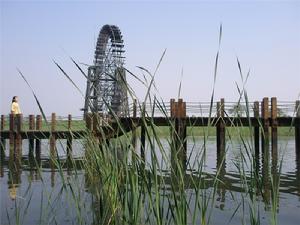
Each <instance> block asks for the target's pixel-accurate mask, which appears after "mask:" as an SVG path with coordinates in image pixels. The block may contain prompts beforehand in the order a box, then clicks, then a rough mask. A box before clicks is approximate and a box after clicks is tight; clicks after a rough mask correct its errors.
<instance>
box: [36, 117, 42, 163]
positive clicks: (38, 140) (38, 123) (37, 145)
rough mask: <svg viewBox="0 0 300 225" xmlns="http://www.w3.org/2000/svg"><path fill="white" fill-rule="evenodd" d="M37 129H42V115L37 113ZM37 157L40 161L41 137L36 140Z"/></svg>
mask: <svg viewBox="0 0 300 225" xmlns="http://www.w3.org/2000/svg"><path fill="white" fill-rule="evenodd" d="M35 129H36V130H37V131H40V130H41V129H42V116H41V115H37V116H36V124H35ZM35 157H36V160H37V161H38V162H40V159H41V140H40V139H39V138H36V140H35Z"/></svg>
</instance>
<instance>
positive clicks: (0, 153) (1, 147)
mask: <svg viewBox="0 0 300 225" xmlns="http://www.w3.org/2000/svg"><path fill="white" fill-rule="evenodd" d="M4 129H5V116H4V115H1V126H0V130H1V131H4ZM5 146H6V140H5V138H4V137H2V136H1V139H0V158H1V161H2V159H4V158H5Z"/></svg>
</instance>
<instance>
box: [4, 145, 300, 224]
mask: <svg viewBox="0 0 300 225" xmlns="http://www.w3.org/2000/svg"><path fill="white" fill-rule="evenodd" d="M12 155H13V157H11V156H12ZM226 155H227V156H226ZM9 156H10V157H7V158H5V160H4V161H1V164H0V176H1V179H3V180H4V179H7V182H5V186H6V184H7V187H6V188H5V189H6V191H7V196H9V199H12V200H15V199H18V196H22V193H21V188H20V187H22V186H23V187H24V186H25V187H27V185H28V184H29V183H30V182H32V181H38V182H40V181H39V180H40V179H41V178H42V177H44V178H45V177H46V178H47V181H49V182H47V185H48V187H51V188H52V189H53V190H59V188H61V186H60V184H61V180H60V176H59V175H58V174H59V173H58V172H57V171H58V168H57V166H58V165H57V163H53V164H52V163H51V162H49V161H48V160H42V161H41V160H40V159H38V158H39V157H38V155H37V154H35V156H34V155H33V154H29V155H28V157H24V158H23V159H20V160H15V155H14V154H10V155H9ZM72 157H73V156H72V155H70V157H67V158H66V159H65V160H63V161H62V162H61V166H62V168H63V173H64V174H66V175H67V176H68V177H72V171H74V167H75V168H79V167H77V164H80V162H79V161H78V160H74V159H73V158H72ZM208 158H209V160H213V164H214V165H213V167H212V166H211V165H210V169H211V168H212V171H211V170H210V171H209V172H207V171H204V173H203V174H201V175H199V173H197V171H187V170H181V171H180V172H181V173H182V174H184V175H183V176H184V185H182V184H183V183H181V182H179V179H178V177H179V171H178V170H177V171H176V170H174V171H173V172H172V173H171V172H170V173H166V174H164V175H161V177H159V179H158V180H159V181H161V178H162V176H163V179H164V181H163V182H161V183H159V185H160V188H161V196H160V197H161V198H162V196H166V195H167V194H169V191H170V187H171V185H170V184H172V185H173V186H172V188H173V190H176V192H177V193H178V194H176V195H174V196H171V195H170V194H169V195H170V196H169V197H168V200H169V201H165V202H164V203H161V205H160V206H159V207H161V208H162V209H164V210H168V207H175V204H174V200H175V198H177V200H179V202H181V201H180V198H182V197H185V198H187V199H191V200H189V201H187V202H188V204H190V205H188V207H187V208H186V209H187V210H186V218H185V219H187V220H188V215H189V210H190V209H192V210H193V209H194V208H193V207H195V206H191V204H192V203H194V200H195V199H194V198H195V197H194V196H193V194H194V193H193V191H194V189H193V188H194V187H193V186H192V185H193V184H192V182H191V178H192V179H194V181H196V182H198V183H199V184H201V186H200V188H201V189H203V190H204V192H201V193H205V190H209V189H210V188H213V187H214V180H213V179H212V177H215V176H217V178H218V185H217V186H216V202H214V207H215V208H218V209H219V210H218V211H222V213H226V212H227V213H228V211H229V209H231V208H233V207H234V206H233V203H232V201H231V200H229V199H228V197H229V196H232V194H233V193H243V192H244V191H245V189H244V186H243V185H242V182H241V174H239V172H238V171H236V170H234V169H233V168H232V163H231V161H230V160H231V158H230V157H228V152H227V153H225V152H219V153H217V154H215V155H214V156H213V157H211V156H208ZM228 160H229V163H228ZM260 160H261V171H260V168H259V166H256V167H255V173H256V174H257V175H258V177H259V180H260V181H259V182H261V183H260V184H259V185H260V186H258V188H261V192H259V193H258V195H259V199H260V198H261V197H262V198H263V201H264V202H263V203H262V206H265V209H266V210H270V209H271V207H274V206H272V203H273V202H274V201H275V203H276V204H277V205H276V207H277V210H279V208H280V205H279V204H278V203H279V199H280V201H281V203H282V202H289V201H291V200H290V199H293V196H295V195H296V196H300V185H299V181H300V160H299V154H298V155H297V157H296V160H294V159H293V162H294V164H293V167H292V170H288V172H286V171H287V169H285V170H284V172H282V170H280V160H279V159H278V154H277V152H274V151H272V150H271V151H269V150H266V149H264V151H263V152H262V153H261V156H260V157H259V155H258V156H257V157H256V158H255V161H256V162H257V164H258V163H259V162H260ZM226 161H227V163H226ZM20 162H21V163H20ZM255 164H256V163H255ZM257 164H256V165H257ZM289 164H291V163H289ZM78 171H81V169H80V168H79V169H78V170H77V172H78ZM82 172H83V171H82ZM248 172H249V171H247V172H246V178H245V179H246V180H247V182H249V181H251V179H253V177H252V175H253V174H250V173H248ZM253 172H254V171H253ZM149 173H150V172H149ZM22 174H23V176H22ZM146 174H147V173H146ZM92 175H93V174H92ZM89 177H91V176H87V174H86V175H85V177H84V178H85V179H84V178H83V180H84V185H85V188H86V190H87V192H86V193H85V194H86V195H88V196H91V198H89V201H90V204H91V206H89V207H92V208H93V209H94V211H95V213H94V214H93V216H94V222H93V224H98V223H99V222H101V221H102V222H105V220H107V219H109V218H104V217H103V216H104V215H106V214H109V213H108V212H109V210H112V208H110V209H109V208H107V207H106V205H107V201H109V200H107V199H105V198H104V196H103V195H102V194H101V193H100V192H101V187H102V185H101V184H100V181H99V180H100V179H93V180H91V179H90V178H89ZM94 177H96V176H94ZM21 178H22V179H21ZM200 179H202V180H200ZM66 180H67V179H66ZM204 180H205V182H202V181H204ZM271 181H272V182H273V185H272V183H271ZM279 181H280V183H278V182H279ZM22 182H23V184H22ZM124 182H125V181H124ZM259 182H258V183H259ZM249 183H250V182H249ZM175 184H177V185H175ZM1 185H3V184H2V183H1ZM277 185H280V195H282V194H284V193H287V194H288V195H287V196H288V198H287V199H282V198H281V197H280V196H277V197H278V198H279V199H272V198H273V197H274V196H273V194H272V193H273V192H274V191H276V190H274V187H276V186H277ZM1 190H2V187H1ZM107 191H109V190H107ZM119 191H121V190H119ZM2 193H3V192H2ZM226 195H227V196H226ZM129 196H130V195H129ZM84 198H86V196H85V197H84ZM284 198H286V196H285V197H284ZM38 201H39V200H38ZM145 201H146V202H147V201H149V199H147V200H145ZM298 201H299V200H298ZM260 203H261V202H260ZM3 204H4V205H5V203H3ZM33 204H35V203H33ZM143 204H144V203H143ZM145 204H146V203H145ZM296 204H298V203H296ZM298 205H299V204H298ZM3 210H4V209H3ZM3 210H2V211H3ZM280 210H281V211H282V210H283V211H284V210H286V209H282V208H281V209H280ZM278 213H280V212H278ZM235 224H238V223H235Z"/></svg>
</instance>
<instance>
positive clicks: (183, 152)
mask: <svg viewBox="0 0 300 225" xmlns="http://www.w3.org/2000/svg"><path fill="white" fill-rule="evenodd" d="M170 104H171V113H170V114H171V118H172V120H173V121H174V129H172V128H171V139H172V151H171V158H173V159H172V162H176V161H175V160H178V162H180V163H182V168H183V169H185V168H186V163H187V139H186V136H187V128H186V127H187V125H186V103H185V102H183V100H182V99H178V102H175V100H174V99H171V100H170ZM175 157H177V159H176V158H175ZM174 166H176V164H174Z"/></svg>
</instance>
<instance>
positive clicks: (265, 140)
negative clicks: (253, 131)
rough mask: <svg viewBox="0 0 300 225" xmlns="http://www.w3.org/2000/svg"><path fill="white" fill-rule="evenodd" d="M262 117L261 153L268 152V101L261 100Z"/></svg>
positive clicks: (266, 99)
mask: <svg viewBox="0 0 300 225" xmlns="http://www.w3.org/2000/svg"><path fill="white" fill-rule="evenodd" d="M261 116H262V138H261V139H262V141H261V142H262V151H263V152H264V151H268V150H269V99H268V98H263V101H262V103H261Z"/></svg>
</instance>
